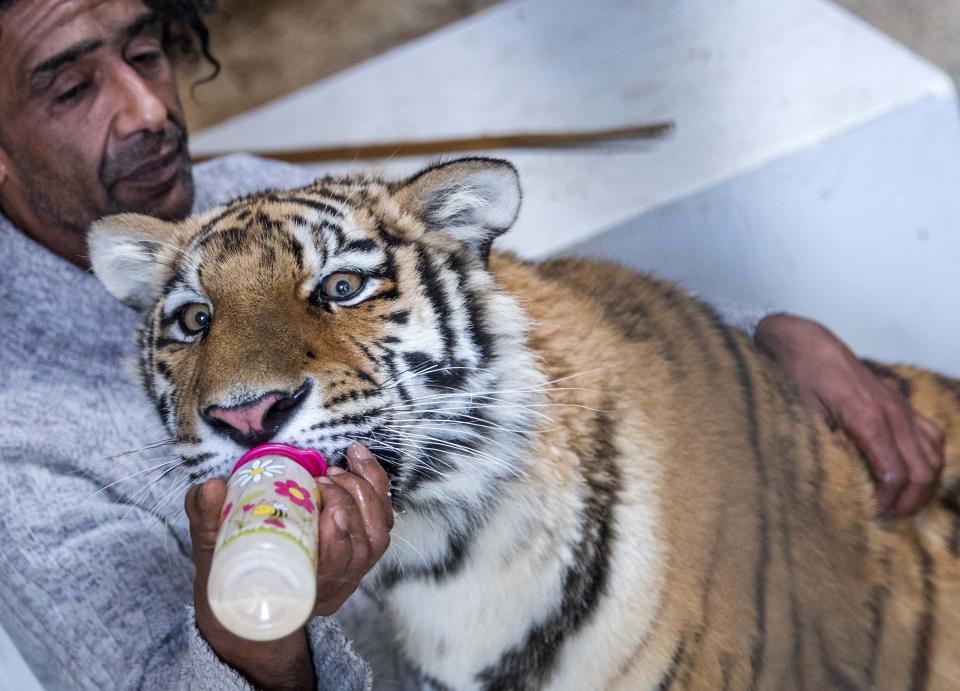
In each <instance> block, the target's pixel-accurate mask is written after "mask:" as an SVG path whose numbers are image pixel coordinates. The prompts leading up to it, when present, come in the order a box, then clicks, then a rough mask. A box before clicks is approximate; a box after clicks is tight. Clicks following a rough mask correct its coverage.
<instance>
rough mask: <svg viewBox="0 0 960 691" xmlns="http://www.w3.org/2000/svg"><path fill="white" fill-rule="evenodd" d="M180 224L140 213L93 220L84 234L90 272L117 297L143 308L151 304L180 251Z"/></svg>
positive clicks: (130, 305)
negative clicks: (91, 269) (88, 252)
mask: <svg viewBox="0 0 960 691" xmlns="http://www.w3.org/2000/svg"><path fill="white" fill-rule="evenodd" d="M182 237H183V232H182V230H181V227H180V226H179V225H178V224H176V223H170V222H168V221H161V220H160V219H157V218H153V217H152V216H142V215H140V214H117V215H115V216H107V217H105V218H102V219H100V220H99V221H96V222H95V223H94V224H93V225H92V226H91V227H90V232H89V233H88V234H87V247H88V249H89V251H90V263H91V265H92V266H93V273H94V274H95V275H96V276H97V278H98V279H100V282H101V283H102V284H103V285H104V287H105V288H106V289H107V290H108V291H109V292H110V294H111V295H113V296H114V297H115V298H117V300H119V301H120V302H122V303H123V304H125V305H127V306H129V307H133V308H135V309H139V310H143V309H146V308H147V307H149V306H150V305H151V304H153V301H154V300H155V299H156V297H157V295H159V293H160V290H161V288H162V287H163V283H164V281H166V279H167V277H168V276H169V274H170V268H171V266H172V265H173V260H174V259H175V258H176V256H175V255H177V254H179V253H180V250H181V247H180V238H182Z"/></svg>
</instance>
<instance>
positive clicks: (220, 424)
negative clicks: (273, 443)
mask: <svg viewBox="0 0 960 691" xmlns="http://www.w3.org/2000/svg"><path fill="white" fill-rule="evenodd" d="M309 393H310V382H305V383H304V384H303V385H302V386H301V387H300V388H299V389H297V390H296V391H294V392H293V393H284V392H277V391H272V392H270V393H267V394H264V395H262V396H260V397H259V398H256V399H254V400H252V401H249V402H246V403H241V404H240V405H235V406H229V407H221V406H217V405H212V406H209V407H207V408H206V409H204V410H201V411H200V416H201V417H202V418H203V419H204V420H206V421H207V422H208V423H209V424H210V426H211V427H213V428H214V429H215V430H216V431H217V432H219V433H221V434H225V435H227V436H229V437H230V438H231V439H233V440H234V441H235V442H237V443H238V444H240V445H241V446H247V447H254V446H256V445H257V444H263V443H264V442H267V441H270V439H272V438H273V436H274V435H275V434H276V433H277V432H279V431H280V429H281V428H282V427H283V426H284V425H285V424H286V423H287V421H288V420H289V419H290V418H291V417H292V416H293V414H294V413H295V412H296V410H297V408H298V407H299V406H300V404H301V403H303V402H304V401H305V400H306V398H307V394H309Z"/></svg>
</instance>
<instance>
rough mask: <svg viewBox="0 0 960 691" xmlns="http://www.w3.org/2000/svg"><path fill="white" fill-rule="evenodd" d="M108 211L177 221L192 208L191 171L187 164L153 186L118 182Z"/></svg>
mask: <svg viewBox="0 0 960 691" xmlns="http://www.w3.org/2000/svg"><path fill="white" fill-rule="evenodd" d="M109 206H110V210H109V211H110V213H126V212H129V213H138V214H146V215H148V216H156V217H157V218H162V219H164V220H168V221H179V220H181V219H183V218H185V217H186V216H188V215H189V214H190V211H191V209H192V207H193V173H192V171H191V169H190V166H189V164H187V165H185V166H184V167H183V169H182V170H181V171H180V172H179V173H178V174H177V175H176V176H174V177H173V179H171V180H170V181H169V182H167V183H166V184H164V185H160V186H157V187H155V188H150V187H142V186H138V185H124V184H123V183H121V184H119V185H117V186H116V187H115V188H114V190H113V199H112V200H111V203H110V205H109Z"/></svg>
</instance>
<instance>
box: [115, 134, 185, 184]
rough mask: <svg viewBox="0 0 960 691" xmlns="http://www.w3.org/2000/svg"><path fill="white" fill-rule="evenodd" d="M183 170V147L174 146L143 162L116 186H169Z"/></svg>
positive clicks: (179, 145)
mask: <svg viewBox="0 0 960 691" xmlns="http://www.w3.org/2000/svg"><path fill="white" fill-rule="evenodd" d="M182 168H183V146H182V145H181V144H176V145H174V146H172V147H169V148H167V149H166V150H165V151H162V152H160V153H159V154H157V155H156V156H154V157H152V158H150V159H149V160H147V161H145V162H144V163H142V164H141V165H139V166H137V167H136V168H135V169H133V170H132V171H130V172H129V173H127V174H126V175H124V176H123V177H122V178H120V179H119V180H118V181H117V183H116V184H118V185H127V186H131V187H138V188H141V189H144V190H150V189H155V188H158V187H163V186H165V185H167V184H169V183H170V182H171V181H172V180H174V178H176V176H177V174H178V173H179V172H180V171H181V169H182Z"/></svg>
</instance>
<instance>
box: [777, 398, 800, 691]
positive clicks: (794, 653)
mask: <svg viewBox="0 0 960 691" xmlns="http://www.w3.org/2000/svg"><path fill="white" fill-rule="evenodd" d="M781 395H782V396H784V397H785V400H786V401H787V421H786V422H787V425H788V427H787V435H786V436H785V437H781V439H780V440H779V441H780V448H781V452H782V455H783V461H782V462H781V463H780V467H782V468H783V472H784V485H785V487H784V488H781V489H780V491H778V493H777V496H778V498H779V504H780V548H781V550H782V552H783V559H784V565H785V566H786V569H787V578H788V586H789V602H790V633H791V637H792V640H791V660H790V670H791V672H792V674H793V678H794V679H795V680H796V682H797V688H800V689H803V688H805V687H806V674H805V671H804V670H805V668H804V639H803V617H802V616H801V613H800V600H799V598H798V597H797V584H796V581H795V580H794V573H795V561H794V557H793V525H792V511H791V508H792V507H793V506H796V504H797V477H796V468H797V458H796V453H795V450H796V447H795V445H794V440H795V439H796V438H797V432H798V431H799V427H800V425H799V421H798V417H797V406H799V405H800V401H798V400H797V399H796V397H795V396H794V395H792V391H790V390H789V389H788V388H787V387H782V388H781Z"/></svg>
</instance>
